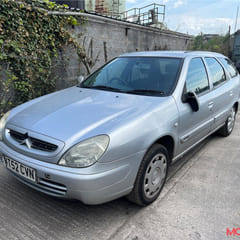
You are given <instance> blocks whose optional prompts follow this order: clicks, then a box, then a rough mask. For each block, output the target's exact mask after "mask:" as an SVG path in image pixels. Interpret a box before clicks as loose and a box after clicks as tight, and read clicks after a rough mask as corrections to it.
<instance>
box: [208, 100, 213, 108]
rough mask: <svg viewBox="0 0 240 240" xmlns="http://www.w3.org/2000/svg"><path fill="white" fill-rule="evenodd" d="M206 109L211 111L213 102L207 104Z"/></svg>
mask: <svg viewBox="0 0 240 240" xmlns="http://www.w3.org/2000/svg"><path fill="white" fill-rule="evenodd" d="M208 108H209V109H210V110H212V108H213V102H209V103H208Z"/></svg>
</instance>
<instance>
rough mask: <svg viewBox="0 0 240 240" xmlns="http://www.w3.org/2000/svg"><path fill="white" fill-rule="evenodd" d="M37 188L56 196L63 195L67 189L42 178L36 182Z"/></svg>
mask: <svg viewBox="0 0 240 240" xmlns="http://www.w3.org/2000/svg"><path fill="white" fill-rule="evenodd" d="M38 186H39V187H41V188H43V189H44V190H45V191H48V192H50V193H54V194H56V195H61V196H63V195H65V194H66V192H67V187H66V186H64V185H63V184H60V183H56V182H53V181H49V180H46V179H43V178H40V179H39V181H38Z"/></svg>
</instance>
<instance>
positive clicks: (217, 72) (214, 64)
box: [205, 57, 226, 87]
mask: <svg viewBox="0 0 240 240" xmlns="http://www.w3.org/2000/svg"><path fill="white" fill-rule="evenodd" d="M205 60H206V62H207V65H208V68H209V71H210V75H211V79H212V82H213V86H214V87H216V86H217V85H219V84H221V83H222V82H224V81H226V75H225V72H224V70H223V68H222V66H221V65H220V63H219V62H218V61H217V60H216V59H215V58H210V57H206V58H205Z"/></svg>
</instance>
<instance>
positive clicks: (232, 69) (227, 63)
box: [219, 58, 238, 77]
mask: <svg viewBox="0 0 240 240" xmlns="http://www.w3.org/2000/svg"><path fill="white" fill-rule="evenodd" d="M219 59H220V61H221V63H222V64H223V66H224V67H225V68H226V69H227V70H228V72H229V73H230V76H231V77H236V76H237V75H238V72H237V70H236V68H235V66H234V65H233V63H232V62H231V61H230V60H229V59H228V58H219Z"/></svg>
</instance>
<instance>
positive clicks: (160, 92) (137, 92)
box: [126, 89, 165, 95]
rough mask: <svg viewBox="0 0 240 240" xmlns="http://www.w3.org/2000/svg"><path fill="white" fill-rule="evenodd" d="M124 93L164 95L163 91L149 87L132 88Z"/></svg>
mask: <svg viewBox="0 0 240 240" xmlns="http://www.w3.org/2000/svg"><path fill="white" fill-rule="evenodd" d="M126 93H133V94H141V93H150V94H151V93H153V94H157V95H165V93H164V92H163V91H157V90H151V89H133V90H129V91H127V92H126Z"/></svg>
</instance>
